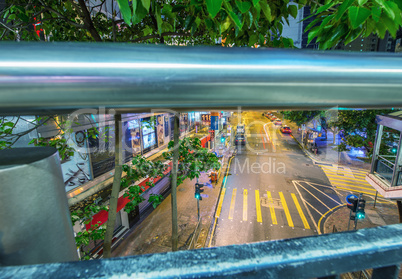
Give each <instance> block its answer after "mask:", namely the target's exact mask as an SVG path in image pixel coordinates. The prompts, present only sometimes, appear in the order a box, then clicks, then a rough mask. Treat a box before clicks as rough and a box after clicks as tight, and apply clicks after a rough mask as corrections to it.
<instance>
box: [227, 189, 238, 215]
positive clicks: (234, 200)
mask: <svg viewBox="0 0 402 279" xmlns="http://www.w3.org/2000/svg"><path fill="white" fill-rule="evenodd" d="M236 193H237V188H234V189H233V193H232V200H231V201H230V210H229V219H233V214H234V207H235V203H236Z"/></svg>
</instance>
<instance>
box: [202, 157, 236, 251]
mask: <svg viewBox="0 0 402 279" xmlns="http://www.w3.org/2000/svg"><path fill="white" fill-rule="evenodd" d="M236 154H237V150H235V152H233V154H232V156H230V157H229V158H228V161H227V163H226V166H227V168H226V174H225V175H224V176H223V178H222V182H221V188H220V190H219V195H218V199H217V200H216V204H215V210H214V211H215V212H214V218H213V219H212V220H211V224H210V225H209V229H208V233H207V237H206V238H205V242H204V246H203V247H204V248H208V247H209V244H208V245H206V244H207V243H208V240H209V242H211V239H212V237H213V235H212V234H213V231H214V227H215V226H216V222H217V218H216V217H215V215H216V209H217V207H218V204H219V201H220V199H221V195H222V189H223V184H224V179H225V177H227V174H228V172H229V168H230V165H229V163H230V162H231V160H232V158H234V157H235V156H236Z"/></svg>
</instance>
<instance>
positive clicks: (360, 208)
mask: <svg viewBox="0 0 402 279" xmlns="http://www.w3.org/2000/svg"><path fill="white" fill-rule="evenodd" d="M365 206H366V201H365V200H363V199H361V200H359V201H358V202H357V208H356V218H357V219H364V218H365V217H366V213H365V212H364V208H365Z"/></svg>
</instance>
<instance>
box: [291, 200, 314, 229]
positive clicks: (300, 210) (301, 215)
mask: <svg viewBox="0 0 402 279" xmlns="http://www.w3.org/2000/svg"><path fill="white" fill-rule="evenodd" d="M291 195H292V198H293V201H294V202H295V205H296V208H297V211H298V212H299V215H300V218H301V219H302V221H303V225H304V228H306V229H308V230H309V229H310V225H309V224H308V222H307V219H306V216H304V213H303V210H302V209H301V207H300V204H299V201H298V200H297V197H296V195H295V194H293V193H292V194H291Z"/></svg>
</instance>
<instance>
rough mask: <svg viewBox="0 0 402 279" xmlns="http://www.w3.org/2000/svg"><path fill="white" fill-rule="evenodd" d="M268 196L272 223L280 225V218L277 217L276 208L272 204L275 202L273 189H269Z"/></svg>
mask: <svg viewBox="0 0 402 279" xmlns="http://www.w3.org/2000/svg"><path fill="white" fill-rule="evenodd" d="M267 197H268V202H269V210H270V211H271V219H272V224H273V225H278V220H277V219H276V214H275V209H274V207H273V206H272V205H273V204H274V200H273V199H272V196H271V191H267Z"/></svg>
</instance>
